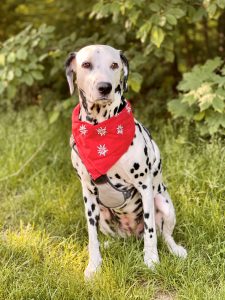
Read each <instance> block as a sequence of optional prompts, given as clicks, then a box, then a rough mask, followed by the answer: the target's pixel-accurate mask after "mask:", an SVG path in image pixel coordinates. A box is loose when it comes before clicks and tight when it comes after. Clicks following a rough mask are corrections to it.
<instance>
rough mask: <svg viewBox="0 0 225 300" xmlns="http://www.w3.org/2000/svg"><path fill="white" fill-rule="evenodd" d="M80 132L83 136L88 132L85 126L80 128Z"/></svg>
mask: <svg viewBox="0 0 225 300" xmlns="http://www.w3.org/2000/svg"><path fill="white" fill-rule="evenodd" d="M79 131H80V133H81V134H82V135H86V133H87V132H88V130H87V128H86V126H85V125H81V126H80V128H79Z"/></svg>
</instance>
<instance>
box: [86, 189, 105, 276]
mask: <svg viewBox="0 0 225 300" xmlns="http://www.w3.org/2000/svg"><path fill="white" fill-rule="evenodd" d="M82 188H83V197H84V203H85V214H86V218H87V225H88V238H89V243H88V251H89V262H88V266H87V268H86V269H85V272H84V275H85V278H86V279H90V278H91V277H92V276H93V275H94V274H95V272H96V271H97V270H98V269H99V268H100V266H101V262H102V258H101V253H100V249H99V241H98V232H97V227H98V221H99V214H100V211H99V205H98V204H97V199H96V195H94V193H91V191H90V189H87V187H86V185H85V184H83V185H82Z"/></svg>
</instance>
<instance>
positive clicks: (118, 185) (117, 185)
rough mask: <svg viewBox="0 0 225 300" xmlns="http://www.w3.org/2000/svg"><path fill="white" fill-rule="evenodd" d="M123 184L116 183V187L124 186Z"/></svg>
mask: <svg viewBox="0 0 225 300" xmlns="http://www.w3.org/2000/svg"><path fill="white" fill-rule="evenodd" d="M122 186H123V185H122V184H121V183H117V184H115V187H116V188H120V187H122Z"/></svg>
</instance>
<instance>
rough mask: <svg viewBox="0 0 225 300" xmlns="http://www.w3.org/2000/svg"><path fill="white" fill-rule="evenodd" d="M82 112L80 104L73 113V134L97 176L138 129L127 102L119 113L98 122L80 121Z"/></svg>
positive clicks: (105, 171)
mask: <svg viewBox="0 0 225 300" xmlns="http://www.w3.org/2000/svg"><path fill="white" fill-rule="evenodd" d="M79 112H80V105H79V104H78V105H77V106H76V107H75V108H74V110H73V114H72V134H73V138H74V141H75V144H76V148H77V151H78V154H79V156H80V158H81V160H82V162H83V164H84V165H85V167H86V169H87V171H88V172H89V174H90V176H91V178H92V179H93V180H96V179H97V178H99V177H100V176H102V175H105V174H106V173H107V171H108V170H109V169H110V168H111V167H112V166H113V165H114V164H115V163H116V162H117V161H118V159H119V158H120V157H121V156H122V155H123V154H124V153H125V152H126V151H127V150H128V148H129V146H130V144H131V142H132V140H133V138H134V133H135V124H134V117H133V114H132V110H131V106H130V103H128V102H127V104H126V106H125V107H124V109H123V110H122V111H121V112H120V113H118V114H117V115H115V116H113V117H112V118H110V119H108V120H105V121H103V122H101V123H99V124H97V125H93V124H90V123H87V122H84V121H80V120H79Z"/></svg>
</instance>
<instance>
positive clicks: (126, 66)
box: [120, 51, 129, 92]
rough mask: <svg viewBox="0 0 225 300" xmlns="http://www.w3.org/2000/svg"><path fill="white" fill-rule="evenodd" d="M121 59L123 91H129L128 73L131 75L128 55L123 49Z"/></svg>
mask: <svg viewBox="0 0 225 300" xmlns="http://www.w3.org/2000/svg"><path fill="white" fill-rule="evenodd" d="M120 59H121V61H122V64H123V91H124V92H127V91H128V85H127V80H128V75H129V63H128V60H127V58H126V56H125V55H124V54H123V52H122V51H120Z"/></svg>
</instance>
